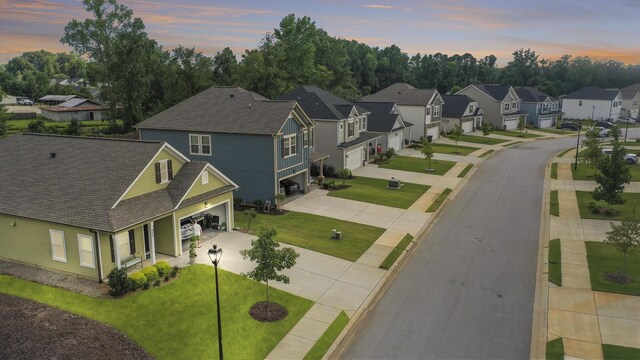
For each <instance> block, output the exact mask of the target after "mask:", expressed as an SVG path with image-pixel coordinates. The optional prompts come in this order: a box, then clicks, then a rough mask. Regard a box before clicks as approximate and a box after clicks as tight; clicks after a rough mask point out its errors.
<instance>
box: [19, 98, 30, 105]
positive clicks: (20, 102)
mask: <svg viewBox="0 0 640 360" xmlns="http://www.w3.org/2000/svg"><path fill="white" fill-rule="evenodd" d="M18 105H29V106H32V105H33V101H31V100H29V99H18Z"/></svg>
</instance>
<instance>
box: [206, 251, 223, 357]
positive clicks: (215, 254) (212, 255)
mask: <svg viewBox="0 0 640 360" xmlns="http://www.w3.org/2000/svg"><path fill="white" fill-rule="evenodd" d="M207 255H209V259H211V263H213V267H214V268H215V272H216V309H217V311H218V351H219V354H220V355H219V358H220V360H223V355H222V323H221V322H220V292H219V290H218V289H219V286H218V264H219V263H220V259H221V258H222V249H221V248H219V247H218V245H215V244H214V245H213V246H212V247H211V249H209V251H208V252H207Z"/></svg>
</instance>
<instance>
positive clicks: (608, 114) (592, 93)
mask: <svg viewBox="0 0 640 360" xmlns="http://www.w3.org/2000/svg"><path fill="white" fill-rule="evenodd" d="M620 109H622V95H621V94H620V91H619V90H618V89H602V88H599V87H594V86H588V87H584V88H582V89H580V90H576V91H574V92H572V93H571V94H568V95H566V96H565V97H564V98H562V112H564V117H565V118H567V119H579V120H586V119H594V120H604V119H611V120H612V121H616V120H618V117H620Z"/></svg>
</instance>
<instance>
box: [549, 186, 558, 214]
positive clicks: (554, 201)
mask: <svg viewBox="0 0 640 360" xmlns="http://www.w3.org/2000/svg"><path fill="white" fill-rule="evenodd" d="M550 198H551V199H550V201H549V214H551V215H554V216H560V200H558V190H551V193H550Z"/></svg>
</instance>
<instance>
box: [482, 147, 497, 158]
mask: <svg viewBox="0 0 640 360" xmlns="http://www.w3.org/2000/svg"><path fill="white" fill-rule="evenodd" d="M494 151H495V150H493V149H491V150H487V151H485V152H483V153H482V154H480V156H478V157H480V158H483V157H485V156H487V155H489V154H491V153H492V152H494Z"/></svg>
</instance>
